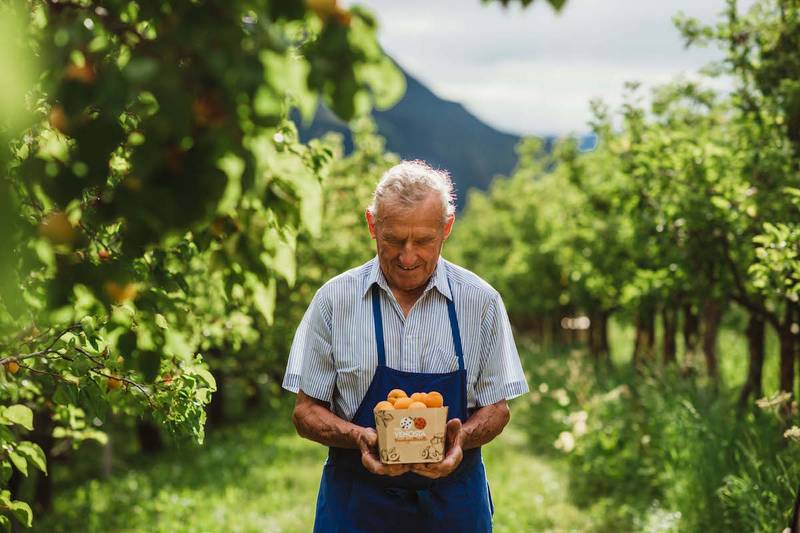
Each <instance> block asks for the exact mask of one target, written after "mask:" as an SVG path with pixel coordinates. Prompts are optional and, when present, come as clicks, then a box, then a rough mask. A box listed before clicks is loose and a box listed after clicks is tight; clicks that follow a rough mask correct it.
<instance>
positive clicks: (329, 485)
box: [314, 280, 494, 533]
mask: <svg viewBox="0 0 800 533" xmlns="http://www.w3.org/2000/svg"><path fill="white" fill-rule="evenodd" d="M448 283H449V280H448ZM379 290H380V289H379V288H378V286H377V285H373V286H372V316H373V321H374V323H375V341H376V344H377V346H378V366H377V368H376V369H375V376H374V377H373V378H372V383H370V386H369V389H368V390H367V394H366V395H365V396H364V399H363V400H362V401H361V405H359V406H358V410H357V411H356V414H355V416H354V417H353V420H352V422H353V423H354V424H357V425H359V426H363V427H371V428H374V427H375V416H374V414H373V411H372V410H373V408H374V406H375V404H377V403H378V402H379V401H381V400H385V399H386V395H387V394H388V393H389V391H391V390H392V389H403V390H404V391H406V392H408V393H409V394H410V393H411V392H426V391H432V390H436V391H439V392H441V393H442V396H444V399H445V403H446V404H447V406H448V416H449V417H450V418H459V419H460V420H461V422H462V423H463V422H466V420H467V418H468V417H469V413H468V412H467V371H466V369H465V367H464V352H463V350H462V346H461V334H460V332H459V329H458V319H457V317H456V308H455V305H454V303H453V301H452V300H448V302H447V313H448V316H449V318H450V329H451V330H452V333H453V344H454V346H455V352H456V356H457V358H458V370H457V371H455V372H448V373H445V374H429V373H422V372H403V371H400V370H395V369H393V368H389V367H388V366H386V348H385V346H384V341H383V317H382V315H381V306H380V295H379V294H380V293H379ZM450 293H451V294H452V287H451V290H450ZM445 453H446V451H445ZM493 513H494V507H493V505H492V501H491V494H490V493H489V483H488V482H487V480H486V472H485V470H484V468H483V460H482V459H481V450H480V448H473V449H470V450H464V458H463V460H462V461H461V464H460V465H459V466H458V468H457V469H456V470H455V471H454V472H453V473H452V474H450V475H449V476H446V477H443V478H440V479H429V478H426V477H424V476H420V475H418V474H415V473H413V472H408V473H406V474H403V475H402V476H394V477H392V476H381V475H376V474H372V473H371V472H369V471H368V470H367V469H366V468H364V466H363V464H362V463H361V452H360V451H359V450H354V449H345V448H330V450H329V453H328V460H327V462H326V463H325V467H324V469H323V472H322V481H321V483H320V487H319V494H318V496H317V511H316V519H315V522H314V532H315V533H356V532H359V533H361V532H363V533H373V532H380V533H391V532H394V531H397V532H402V533H426V532H431V533H433V532H436V533H441V532H443V531H459V532H465V533H471V532H475V533H479V532H485V531H491V530H492V514H493Z"/></svg>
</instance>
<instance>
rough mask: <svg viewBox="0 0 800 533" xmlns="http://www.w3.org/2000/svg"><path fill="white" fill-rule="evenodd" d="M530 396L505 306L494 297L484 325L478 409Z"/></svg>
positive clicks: (478, 384) (476, 388)
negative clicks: (527, 394) (518, 397)
mask: <svg viewBox="0 0 800 533" xmlns="http://www.w3.org/2000/svg"><path fill="white" fill-rule="evenodd" d="M526 392H528V383H527V381H526V379H525V373H524V372H523V370H522V364H521V363H520V359H519V353H517V346H516V344H515V343H514V335H513V334H512V332H511V323H510V322H509V320H508V314H507V313H506V309H505V305H503V300H502V298H501V297H500V295H499V294H497V293H495V295H494V297H493V298H492V300H491V301H490V303H489V305H488V306H487V309H486V314H485V316H484V317H483V321H482V324H481V366H480V370H479V371H478V378H477V382H476V383H475V396H476V400H477V404H478V406H481V407H482V406H486V405H491V404H493V403H496V402H499V401H500V400H510V399H511V398H516V397H517V396H520V395H522V394H525V393H526Z"/></svg>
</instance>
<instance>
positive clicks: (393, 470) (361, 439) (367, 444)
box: [356, 428, 411, 476]
mask: <svg viewBox="0 0 800 533" xmlns="http://www.w3.org/2000/svg"><path fill="white" fill-rule="evenodd" d="M356 442H357V443H358V448H359V449H360V450H361V463H362V464H363V465H364V468H366V469H367V470H369V471H370V472H372V473H373V474H378V475H381V476H400V475H402V474H405V473H406V472H410V471H411V465H385V464H383V463H381V459H380V457H379V456H378V434H377V433H375V430H374V429H372V428H361V431H358V433H357V435H356Z"/></svg>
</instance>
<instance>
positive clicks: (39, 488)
mask: <svg viewBox="0 0 800 533" xmlns="http://www.w3.org/2000/svg"><path fill="white" fill-rule="evenodd" d="M31 440H32V441H33V442H35V443H36V444H38V445H39V446H40V447H41V448H42V451H43V452H44V459H45V464H46V465H47V475H45V474H44V473H43V472H40V471H39V470H36V475H37V478H36V490H35V495H34V500H35V502H36V512H39V513H46V512H49V511H50V510H52V508H53V483H52V479H53V467H54V464H53V461H52V460H51V459H52V451H53V443H54V442H55V440H54V439H53V419H52V413H51V411H50V410H49V409H47V408H44V407H43V408H41V409H39V410H36V411H34V414H33V432H32V433H31ZM30 470H32V469H30V468H29V469H28V471H30ZM34 514H35V513H34Z"/></svg>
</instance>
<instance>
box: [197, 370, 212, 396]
mask: <svg viewBox="0 0 800 533" xmlns="http://www.w3.org/2000/svg"><path fill="white" fill-rule="evenodd" d="M194 373H195V374H197V376H198V377H200V378H201V379H202V380H203V381H205V382H206V385H208V388H209V389H210V390H211V391H215V390H217V380H216V379H214V376H213V375H212V374H211V372H209V371H208V370H206V369H205V368H196V369H194Z"/></svg>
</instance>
